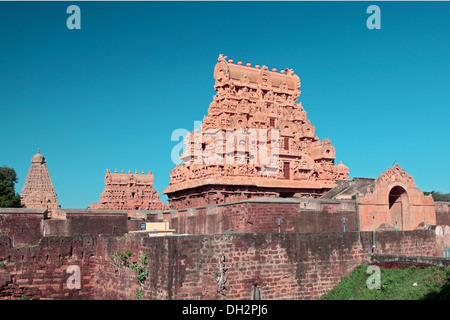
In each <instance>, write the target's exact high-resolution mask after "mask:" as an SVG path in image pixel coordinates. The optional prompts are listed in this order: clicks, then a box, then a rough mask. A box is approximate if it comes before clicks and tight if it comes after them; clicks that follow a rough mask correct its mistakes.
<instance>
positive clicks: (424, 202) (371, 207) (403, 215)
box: [357, 164, 436, 231]
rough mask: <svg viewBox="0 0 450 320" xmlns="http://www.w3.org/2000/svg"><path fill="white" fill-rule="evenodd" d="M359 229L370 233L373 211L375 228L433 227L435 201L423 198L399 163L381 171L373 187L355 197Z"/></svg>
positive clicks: (411, 178)
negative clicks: (421, 225) (430, 225)
mask: <svg viewBox="0 0 450 320" xmlns="http://www.w3.org/2000/svg"><path fill="white" fill-rule="evenodd" d="M357 201H358V206H359V215H360V228H361V230H363V231H370V230H372V228H373V226H372V223H373V219H374V218H373V212H375V228H376V229H378V228H379V227H380V226H381V225H383V226H384V227H386V226H390V227H392V229H394V228H395V225H397V227H398V230H413V229H415V228H417V227H419V225H420V224H422V223H429V224H436V215H435V208H434V200H433V198H432V197H431V195H430V196H425V195H424V194H423V192H422V191H420V190H419V188H418V187H417V186H416V183H415V182H414V179H413V177H412V176H411V175H409V174H407V173H406V171H405V170H404V169H401V168H400V167H399V165H398V164H395V165H394V167H393V168H388V169H387V170H386V171H384V172H382V173H381V174H380V176H379V177H378V179H376V180H375V187H374V188H373V189H369V190H367V193H366V194H362V193H359V194H358V196H357Z"/></svg>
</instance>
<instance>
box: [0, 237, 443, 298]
mask: <svg viewBox="0 0 450 320" xmlns="http://www.w3.org/2000/svg"><path fill="white" fill-rule="evenodd" d="M376 245H377V246H376V252H377V253H386V254H405V255H425V256H433V255H434V254H435V251H436V237H435V233H434V231H433V230H415V231H405V232H400V231H399V232H395V231H385V232H378V233H376ZM125 249H129V250H130V251H131V253H132V254H131V257H130V259H129V260H130V261H131V262H136V261H139V257H140V256H141V255H143V254H146V255H147V256H148V261H149V264H148V266H147V268H148V270H149V275H148V278H147V280H146V282H145V286H144V298H145V299H167V300H169V299H203V300H205V299H219V300H221V299H233V300H235V299H250V298H251V297H252V293H253V291H254V290H255V288H257V289H258V290H259V291H260V294H261V297H262V299H283V300H284V299H316V298H318V297H319V296H320V295H322V294H324V293H326V292H327V291H328V290H329V289H331V288H332V287H333V286H334V285H336V284H337V283H338V282H339V281H340V279H341V277H343V276H346V275H348V274H350V273H351V271H352V270H353V269H354V267H356V266H357V265H359V264H361V263H364V262H366V261H369V258H370V255H371V251H372V233H370V232H362V233H361V234H360V235H359V234H358V232H345V233H343V232H331V233H229V234H213V235H191V236H167V237H143V236H142V235H139V234H126V235H124V236H111V235H99V236H83V237H77V236H74V237H43V238H42V239H41V241H40V242H39V243H36V244H34V245H32V246H27V247H21V248H15V247H12V245H11V241H10V239H9V238H8V237H2V238H0V261H2V262H3V264H2V266H0V296H2V297H5V298H6V299H8V298H12V299H18V298H20V297H21V296H22V295H27V296H28V297H29V298H31V299H136V297H135V294H136V292H137V291H139V289H140V288H141V287H140V285H139V283H138V281H137V280H136V278H135V276H136V272H135V271H132V270H131V269H130V268H127V267H122V268H120V270H119V269H118V268H117V267H116V266H114V265H113V264H111V263H110V262H111V261H112V256H113V254H114V252H116V251H120V252H124V251H125ZM222 257H223V259H224V261H223V263H224V267H225V269H226V272H225V273H224V276H226V277H227V281H226V282H225V289H224V290H223V292H218V290H219V289H220V288H219V286H218V283H217V281H216V280H217V277H218V276H220V275H221V273H220V271H221V269H220V262H221V261H222V260H221V259H222ZM69 265H77V266H79V267H80V270H81V284H82V287H81V289H79V290H78V289H73V290H70V289H68V287H67V279H68V278H69V274H67V268H68V266H69ZM219 291H220V290H219Z"/></svg>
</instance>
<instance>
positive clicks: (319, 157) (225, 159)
mask: <svg viewBox="0 0 450 320" xmlns="http://www.w3.org/2000/svg"><path fill="white" fill-rule="evenodd" d="M214 79H215V85H214V89H215V91H216V95H214V96H213V101H212V102H211V103H210V106H209V109H208V115H207V116H205V117H204V118H203V123H202V127H201V131H198V130H197V131H194V132H191V133H190V134H189V135H187V137H186V139H185V146H186V148H185V151H184V153H183V154H182V155H181V159H182V160H183V163H182V164H178V165H177V166H176V167H175V168H174V169H173V170H172V171H171V173H170V185H169V186H168V187H167V188H166V189H165V190H164V194H167V196H168V200H169V205H170V207H171V209H183V208H187V207H195V206H202V205H208V204H216V203H224V202H231V201H237V200H244V199H249V198H254V197H263V196H266V197H267V196H271V197H280V196H281V197H320V196H321V195H323V194H324V193H325V192H327V191H328V190H330V189H331V188H333V187H334V186H336V180H348V179H349V170H348V168H347V167H346V166H345V165H344V164H342V162H341V163H340V164H339V165H335V163H334V160H335V149H334V147H333V145H332V144H331V141H330V139H328V138H327V139H324V140H323V141H320V140H319V138H318V137H317V136H316V135H315V128H314V126H313V125H312V124H311V123H310V121H309V120H308V119H307V117H306V115H307V113H306V111H305V110H304V109H303V107H302V105H301V103H297V99H298V97H299V96H300V91H299V88H300V79H299V77H298V76H297V75H295V74H294V71H293V70H291V69H283V70H281V71H280V72H277V70H276V69H275V68H274V69H272V70H271V71H270V70H269V68H268V67H267V66H262V67H260V66H259V65H255V66H254V67H252V66H251V64H250V63H247V64H246V65H243V64H242V62H241V61H239V62H237V64H234V63H233V60H232V59H229V60H228V61H226V57H224V56H223V55H220V56H219V59H218V62H217V64H216V66H215V68H214ZM230 146H232V147H230ZM233 146H234V147H233ZM268 159H269V160H268ZM262 160H264V161H262Z"/></svg>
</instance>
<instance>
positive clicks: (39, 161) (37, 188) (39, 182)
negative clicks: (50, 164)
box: [21, 149, 60, 211]
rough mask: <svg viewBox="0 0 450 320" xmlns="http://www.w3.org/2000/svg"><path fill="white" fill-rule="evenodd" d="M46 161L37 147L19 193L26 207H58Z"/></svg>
mask: <svg viewBox="0 0 450 320" xmlns="http://www.w3.org/2000/svg"><path fill="white" fill-rule="evenodd" d="M46 162H47V160H46V159H45V157H44V156H43V155H42V154H41V153H40V150H39V149H38V153H37V154H35V155H34V156H33V157H32V158H31V167H30V169H29V170H28V175H27V178H26V180H25V184H24V186H23V189H22V193H21V201H22V204H23V205H24V206H25V207H26V208H47V209H49V211H51V209H58V208H59V207H60V206H59V204H58V197H57V196H56V192H55V188H54V187H53V183H52V180H51V179H50V174H49V172H48V168H47V165H46Z"/></svg>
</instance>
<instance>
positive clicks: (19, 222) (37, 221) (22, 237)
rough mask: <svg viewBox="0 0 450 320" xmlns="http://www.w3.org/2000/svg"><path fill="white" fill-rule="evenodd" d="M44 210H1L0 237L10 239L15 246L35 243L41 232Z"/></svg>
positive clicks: (45, 213)
mask: <svg viewBox="0 0 450 320" xmlns="http://www.w3.org/2000/svg"><path fill="white" fill-rule="evenodd" d="M46 217H47V210H46V209H27V208H1V209H0V236H7V237H9V238H11V240H12V241H13V242H14V244H15V246H21V245H26V244H31V243H35V242H36V241H38V240H39V239H40V238H41V236H42V232H43V222H44V219H45V218H46Z"/></svg>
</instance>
